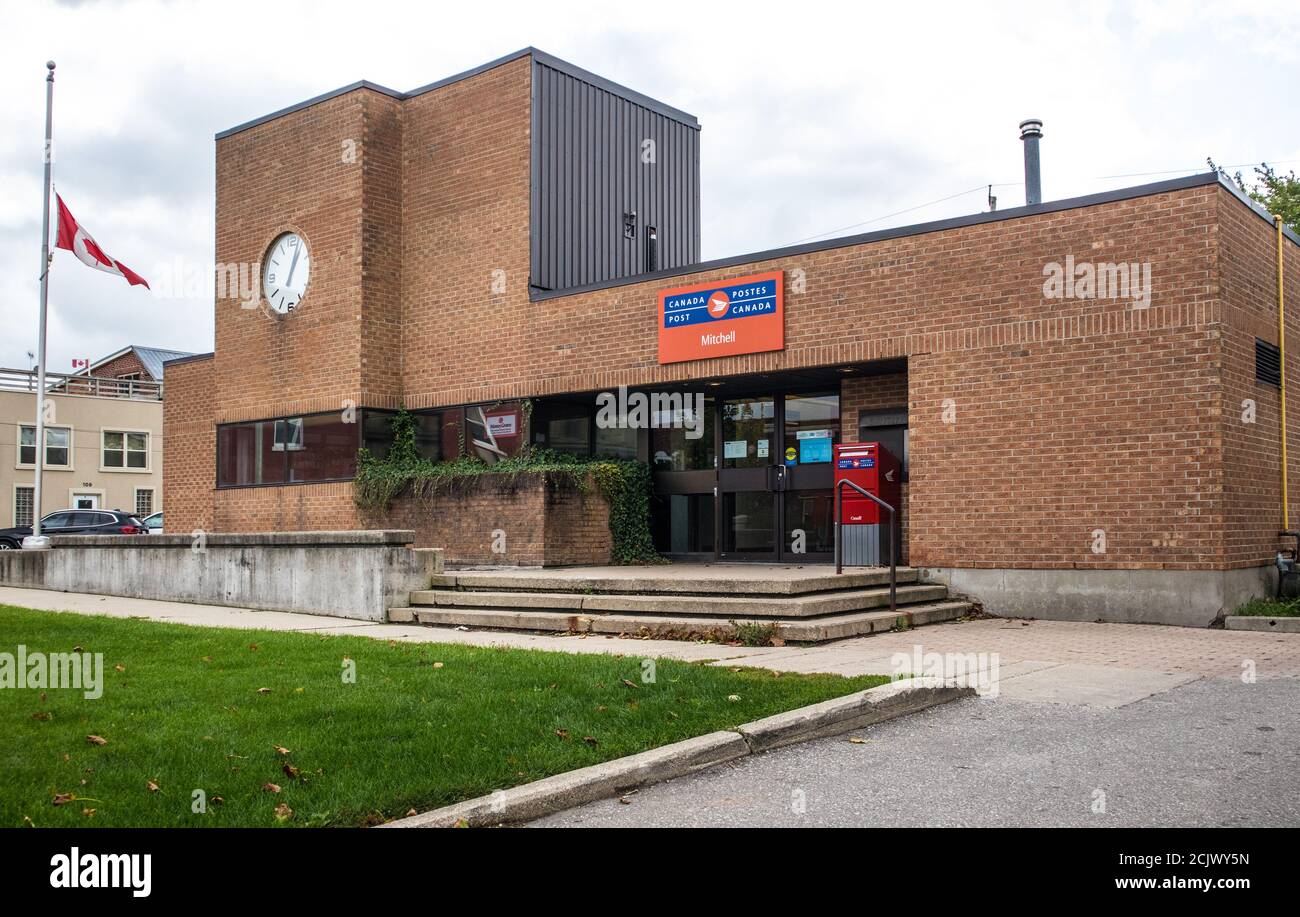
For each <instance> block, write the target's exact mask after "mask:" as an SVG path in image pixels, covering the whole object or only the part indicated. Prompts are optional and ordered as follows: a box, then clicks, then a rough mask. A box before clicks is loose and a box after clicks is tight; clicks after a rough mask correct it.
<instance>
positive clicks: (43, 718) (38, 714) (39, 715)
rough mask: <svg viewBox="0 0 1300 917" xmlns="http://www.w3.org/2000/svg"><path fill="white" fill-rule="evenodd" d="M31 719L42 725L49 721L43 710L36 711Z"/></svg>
mask: <svg viewBox="0 0 1300 917" xmlns="http://www.w3.org/2000/svg"><path fill="white" fill-rule="evenodd" d="M32 719H34V720H40V721H41V722H42V723H44V722H46V721H48V720H49V719H50V715H49V714H48V713H46V712H45V711H44V710H37V711H36V712H35V713H33V714H32Z"/></svg>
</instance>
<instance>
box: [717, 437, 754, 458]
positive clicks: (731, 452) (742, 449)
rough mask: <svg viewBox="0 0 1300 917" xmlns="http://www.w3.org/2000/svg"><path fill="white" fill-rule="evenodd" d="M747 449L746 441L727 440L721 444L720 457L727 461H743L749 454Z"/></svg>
mask: <svg viewBox="0 0 1300 917" xmlns="http://www.w3.org/2000/svg"><path fill="white" fill-rule="evenodd" d="M748 447H749V441H748V440H744V439H729V440H727V441H726V442H725V443H723V444H722V457H723V458H729V459H743V458H745V456H747V455H748V454H749V448H748Z"/></svg>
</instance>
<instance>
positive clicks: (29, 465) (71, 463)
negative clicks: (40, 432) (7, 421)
mask: <svg viewBox="0 0 1300 917" xmlns="http://www.w3.org/2000/svg"><path fill="white" fill-rule="evenodd" d="M23 430H31V431H32V439H33V440H35V439H36V424H34V423H19V424H18V435H17V436H16V437H15V438H14V439H15V444H14V468H18V469H30V470H33V471H34V470H35V469H36V453H35V452H33V453H32V461H30V462H24V461H23V448H24V445H23ZM51 430H67V431H68V445H67V450H68V462H67V464H66V465H54V464H51V463H50V443H49V438H50V431H51ZM30 448H32V449H35V448H36V445H35V443H33V444H32V446H31V447H30ZM55 448H56V449H57V448H60V447H58V446H56V447H55ZM75 466H76V431H75V430H74V429H73V428H72V427H71V426H70V425H68V424H61V423H47V424H46V425H45V464H44V465H43V466H41V467H43V468H50V469H53V470H55V471H76V467H75Z"/></svg>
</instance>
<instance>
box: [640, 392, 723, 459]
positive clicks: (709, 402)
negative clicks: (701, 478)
mask: <svg viewBox="0 0 1300 917" xmlns="http://www.w3.org/2000/svg"><path fill="white" fill-rule="evenodd" d="M713 414H714V410H713V399H712V398H705V399H704V416H703V417H702V418H696V419H694V420H692V422H691V423H690V426H691V427H693V428H694V429H691V430H688V429H686V425H685V424H684V422H683V423H682V424H677V425H671V424H669V423H665V420H669V421H671V420H674V418H658V422H659V423H660V424H661V425H662V426H664V427H666V429H654V430H651V431H650V460H651V464H652V465H653V466H654V470H655V471H712V470H713V469H714V468H715V467H717V453H716V451H715V448H714V442H713ZM697 432H698V433H700V434H701V435H700V436H698V437H694V438H692V436H691V435H688V434H694V433H697Z"/></svg>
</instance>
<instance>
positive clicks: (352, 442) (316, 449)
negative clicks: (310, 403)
mask: <svg viewBox="0 0 1300 917" xmlns="http://www.w3.org/2000/svg"><path fill="white" fill-rule="evenodd" d="M294 419H295V420H297V421H298V424H297V429H298V432H297V433H296V434H292V432H291V438H290V440H289V441H288V442H287V444H286V446H285V451H286V453H287V454H288V460H289V477H288V479H289V481H291V482H292V483H295V484H297V483H302V482H306V481H337V480H340V479H344V478H350V477H353V476H354V475H355V474H356V473H357V446H358V445H359V444H358V442H357V435H358V432H357V425H356V424H355V423H344V421H343V418H342V416H341V415H339V414H315V415H311V416H308V417H302V418H294ZM293 426H294V425H293V424H291V425H290V430H291V431H292V430H293ZM294 435H296V437H297V441H296V442H295V441H294V439H293V436H294Z"/></svg>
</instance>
